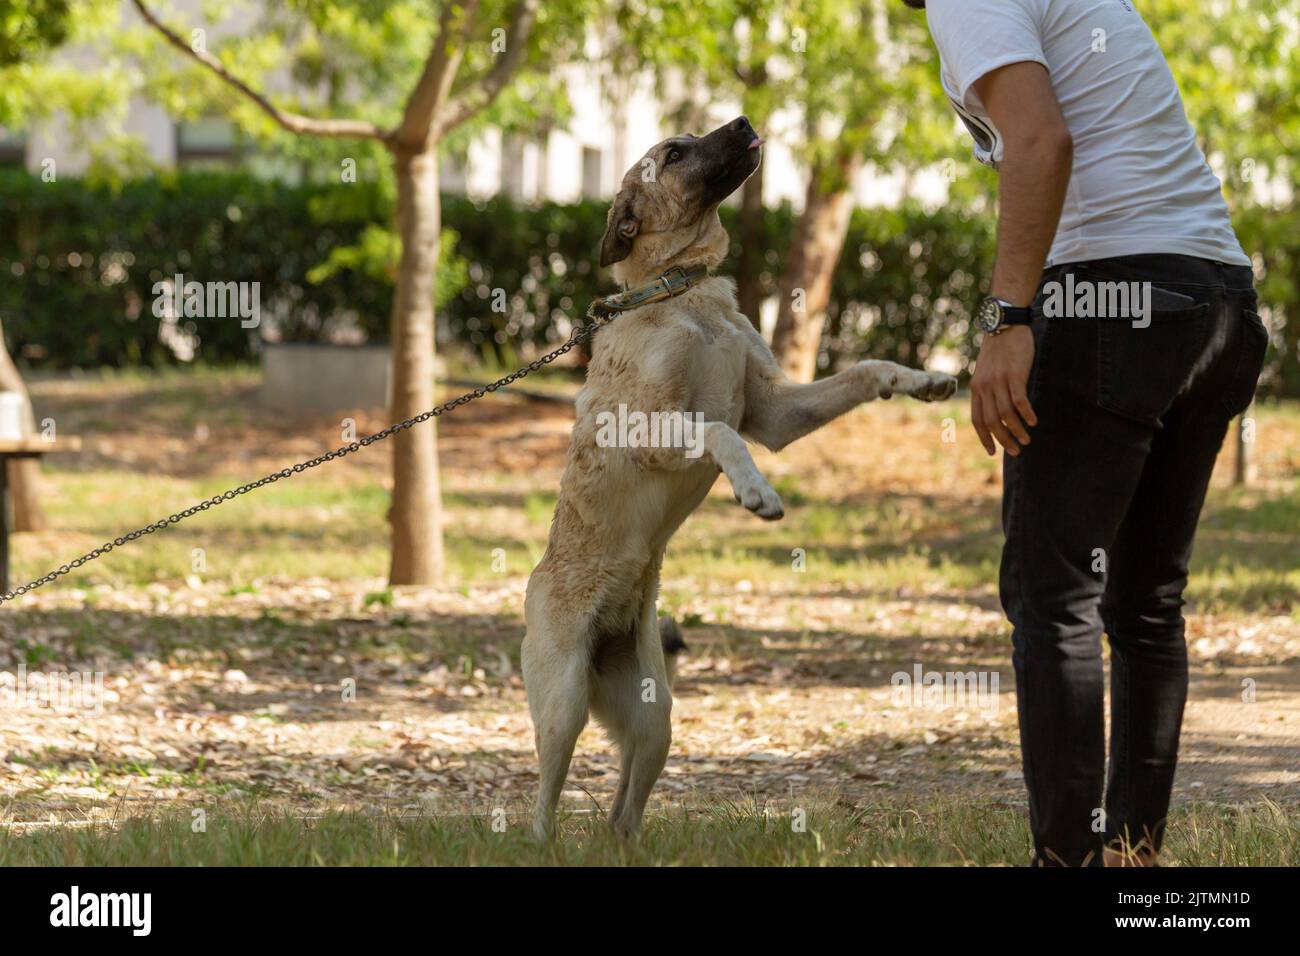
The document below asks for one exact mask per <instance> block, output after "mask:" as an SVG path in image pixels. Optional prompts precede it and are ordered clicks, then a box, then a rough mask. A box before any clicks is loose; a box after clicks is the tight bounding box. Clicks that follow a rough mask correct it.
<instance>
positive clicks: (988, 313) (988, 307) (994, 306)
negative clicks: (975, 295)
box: [975, 298, 1002, 332]
mask: <svg viewBox="0 0 1300 956" xmlns="http://www.w3.org/2000/svg"><path fill="white" fill-rule="evenodd" d="M1001 324H1002V306H1000V305H999V304H998V301H997V299H994V298H987V299H985V300H984V301H983V302H981V303H980V306H979V308H978V309H977V310H976V311H975V325H976V327H978V328H979V330H980V331H981V332H992V331H994V330H995V329H997V327H998V326H999V325H1001Z"/></svg>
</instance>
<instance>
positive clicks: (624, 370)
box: [578, 310, 746, 427]
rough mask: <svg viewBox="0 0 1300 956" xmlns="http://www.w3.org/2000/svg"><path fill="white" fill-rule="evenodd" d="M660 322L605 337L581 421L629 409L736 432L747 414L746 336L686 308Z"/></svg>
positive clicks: (590, 369) (606, 331)
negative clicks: (587, 415)
mask: <svg viewBox="0 0 1300 956" xmlns="http://www.w3.org/2000/svg"><path fill="white" fill-rule="evenodd" d="M629 318H630V317H629ZM657 318H659V321H656V322H653V323H651V322H627V323H626V324H625V325H623V326H622V327H618V326H611V327H610V328H608V329H604V330H602V331H601V336H602V340H600V341H598V343H597V346H596V349H595V354H594V355H593V356H592V362H591V365H590V366H589V367H588V369H587V387H586V388H584V389H583V394H582V395H581V396H580V397H579V403H578V404H579V409H578V411H579V415H580V416H581V415H582V413H583V412H584V411H586V410H588V409H592V410H595V409H599V408H603V407H615V406H617V405H619V404H626V405H627V406H628V408H629V409H637V410H643V411H647V412H649V411H656V410H657V411H666V410H669V409H673V410H679V411H684V412H688V413H691V414H692V415H694V414H696V413H698V414H699V415H702V416H703V419H704V420H705V421H719V422H726V423H727V424H729V425H732V426H733V427H735V426H737V425H738V424H739V422H740V420H741V418H742V417H743V416H744V392H745V389H744V382H745V362H746V347H745V342H744V340H743V338H742V337H741V336H740V335H739V334H738V333H736V332H735V331H733V330H732V329H730V328H729V327H728V326H727V325H726V323H724V322H720V321H718V320H716V319H713V318H711V317H708V316H698V315H695V314H692V313H691V312H688V311H686V310H681V311H676V312H675V314H672V315H661V316H659V317H657Z"/></svg>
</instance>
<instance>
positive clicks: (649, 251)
mask: <svg viewBox="0 0 1300 956" xmlns="http://www.w3.org/2000/svg"><path fill="white" fill-rule="evenodd" d="M762 145H763V140H762V139H761V138H760V137H759V135H758V134H757V133H755V132H754V127H752V126H750V125H749V120H748V119H746V118H745V117H743V116H740V117H737V118H736V119H734V120H732V121H731V122H730V123H727V124H725V125H723V126H719V127H718V128H717V129H715V130H714V131H713V132H712V133H709V134H708V135H707V136H691V135H686V136H673V137H670V138H669V139H666V140H664V141H663V142H662V143H659V144H658V145H656V146H653V147H651V149H650V151H649V152H647V153H646V154H645V156H643V157H641V159H640V160H639V161H638V162H637V163H636V165H634V166H633V167H632V168H631V169H629V170H628V171H627V175H625V176H624V177H623V184H622V186H621V187H620V188H619V191H618V195H617V196H615V197H614V205H613V206H611V207H610V210H609V219H608V222H607V225H606V228H605V238H604V239H602V240H601V243H600V264H601V265H602V266H608V265H614V276H615V278H617V279H619V281H622V282H627V283H629V284H636V283H639V282H641V281H644V280H646V279H648V278H651V277H653V276H656V275H658V274H660V273H661V272H663V271H664V270H665V269H669V268H671V267H673V266H675V265H680V266H689V265H695V264H698V263H701V262H702V263H705V264H707V265H709V266H715V265H717V264H718V263H719V262H721V261H722V259H723V258H724V257H725V256H726V254H727V245H728V240H727V234H726V232H725V231H724V230H723V228H722V221H721V220H720V219H719V218H718V205H719V203H721V202H722V200H724V199H726V198H727V197H728V196H730V195H731V194H732V193H733V192H735V191H736V190H737V189H738V188H740V184H741V183H743V182H744V181H745V180H746V179H748V178H749V177H750V176H751V175H752V174H753V172H754V170H756V169H758V164H759V160H760V158H761V150H760V148H759V147H761V146H762Z"/></svg>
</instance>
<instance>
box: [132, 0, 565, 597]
mask: <svg viewBox="0 0 1300 956" xmlns="http://www.w3.org/2000/svg"><path fill="white" fill-rule="evenodd" d="M133 3H134V5H135V7H136V9H137V10H138V11H139V13H140V15H141V16H142V17H143V18H144V20H145V22H146V23H148V24H149V26H150V27H152V28H153V30H154V31H155V32H156V33H157V34H158V35H160V36H161V37H162V38H163V39H165V41H166V42H167V43H169V44H170V45H171V46H172V47H174V48H176V49H177V50H179V51H181V52H182V53H183V54H184V55H185V56H186V57H187V58H188V59H189V60H190V61H192V62H193V63H195V64H197V65H198V66H199V67H201V68H202V70H203V71H205V72H206V73H207V74H208V76H209V78H210V79H211V78H215V80H217V81H219V83H220V84H221V85H222V86H224V88H225V92H226V93H227V94H229V93H230V92H231V91H233V93H234V94H235V99H234V100H233V101H232V100H231V99H229V98H228V96H227V98H225V99H222V98H221V94H220V92H219V91H217V90H215V89H214V88H213V87H212V86H211V85H210V84H209V85H208V86H207V87H205V90H206V93H207V95H208V97H211V99H209V100H208V105H209V106H212V105H218V106H222V107H224V108H225V109H226V110H227V112H229V113H230V114H231V115H232V116H234V117H236V118H237V119H238V120H239V121H240V122H241V125H245V126H246V128H253V127H255V125H256V122H257V120H255V119H254V118H253V117H252V116H250V115H249V110H250V108H251V109H253V110H255V111H257V112H259V113H260V114H262V115H261V122H263V123H264V122H266V121H267V120H269V121H270V122H273V123H274V124H275V125H276V126H278V127H279V128H280V129H282V130H284V131H286V132H288V133H290V134H292V135H293V136H294V137H299V138H303V137H311V138H319V139H327V140H340V139H342V140H360V141H364V142H368V143H372V144H377V146H378V147H380V148H381V149H382V151H383V152H384V153H385V154H386V155H387V157H388V159H389V161H390V162H391V166H392V171H393V175H394V178H395V181H396V194H397V204H396V231H397V235H398V237H399V239H400V246H401V252H400V256H399V261H398V265H397V275H396V290H395V295H394V300H393V311H392V350H393V383H392V389H393V400H392V408H391V414H392V417H393V419H394V420H405V419H407V418H409V417H412V416H414V415H416V414H418V413H419V412H421V411H424V410H425V409H428V408H430V407H432V405H433V404H434V287H435V284H436V281H437V272H438V259H439V246H440V235H441V223H440V220H441V202H440V198H439V192H438V150H439V146H440V145H441V144H442V143H443V142H444V141H445V140H446V139H447V137H449V136H450V135H451V134H452V133H453V132H454V131H456V130H458V129H460V128H461V127H463V126H465V124H467V123H469V122H470V121H471V120H473V119H474V118H476V117H479V116H480V115H482V114H483V113H484V112H485V111H486V110H488V108H489V107H490V106H491V105H492V104H493V103H494V101H496V100H497V99H498V97H499V96H500V95H501V94H502V92H503V90H505V89H506V87H507V84H509V83H510V82H511V81H512V79H513V78H514V77H515V75H516V73H518V72H519V71H520V69H521V67H523V66H524V65H525V63H526V62H530V63H531V64H532V65H534V66H536V65H538V64H540V63H544V62H546V60H547V58H548V56H550V55H551V54H553V53H554V52H555V51H556V50H558V49H560V48H561V47H562V46H563V44H564V43H565V37H573V36H577V37H578V38H579V39H580V38H581V32H582V31H581V27H580V26H578V25H577V24H579V23H580V22H581V21H580V18H579V17H578V16H577V13H578V8H577V7H576V6H575V5H573V4H559V5H554V6H550V5H548V7H547V10H546V11H545V13H544V14H541V13H539V11H540V3H539V0H496V2H493V0H443V2H441V3H437V4H434V5H433V6H434V7H435V9H437V11H438V16H437V21H436V25H433V24H431V23H429V22H428V21H427V19H426V18H425V16H424V13H423V12H424V11H425V10H426V9H427V8H426V7H425V6H424V5H423V4H412V3H401V2H395V3H376V2H372V0H355V2H353V3H343V2H336V0H300V2H299V3H295V4H293V5H291V9H290V10H289V11H287V12H285V11H281V12H278V13H277V12H273V11H268V16H269V17H271V18H272V21H271V24H270V26H271V29H270V30H269V31H263V32H261V33H260V34H259V35H258V36H244V37H239V38H236V39H235V40H234V42H233V43H231V44H230V45H229V50H230V53H229V54H228V55H227V57H226V58H225V59H223V58H222V57H219V56H217V55H215V54H214V53H211V52H208V50H207V49H206V38H205V37H204V36H203V35H202V34H197V33H191V35H190V39H189V40H186V39H185V38H184V37H183V36H182V34H181V33H180V32H178V31H177V30H176V29H174V28H173V27H171V26H169V25H168V24H167V23H165V22H164V21H163V19H162V18H160V17H159V16H158V15H156V14H155V13H154V12H153V10H152V9H151V8H150V7H149V6H148V5H147V4H146V3H145V2H144V0H133ZM276 17H279V18H280V19H275V18H276ZM539 19H545V20H546V21H547V25H548V27H549V29H548V30H546V31H538V30H537V29H536V27H537V24H538V22H539ZM268 36H273V38H272V39H268ZM290 44H292V45H293V48H294V50H295V53H296V55H295V56H293V57H292V58H291V62H292V63H293V65H294V67H295V69H296V72H297V73H298V74H299V77H300V78H305V79H310V80H314V81H316V82H317V87H318V88H319V89H321V90H323V93H322V94H321V99H322V100H323V102H322V103H321V104H320V108H321V110H322V111H324V112H331V111H333V110H337V108H338V107H339V105H340V103H341V102H342V101H344V100H345V99H346V98H347V97H348V95H349V90H350V89H351V90H352V91H353V92H355V88H358V87H359V88H361V89H362V90H363V91H364V92H365V93H367V94H369V95H371V96H372V97H373V98H374V99H372V101H371V102H370V103H369V104H368V107H369V110H368V111H369V112H372V113H374V112H380V113H387V114H388V115H391V114H392V113H393V104H392V102H391V90H392V89H393V87H394V86H398V85H399V82H400V81H398V82H394V80H393V79H392V78H393V77H394V76H396V77H399V78H400V77H402V76H403V73H404V68H409V65H410V60H411V54H412V52H413V51H414V50H415V49H416V48H418V46H419V45H421V44H422V45H423V47H424V49H425V51H426V52H425V53H424V54H423V57H422V59H423V62H422V65H420V67H419V70H418V76H416V77H415V78H414V79H413V80H412V81H411V82H410V83H409V84H407V85H406V89H407V90H408V92H407V93H406V95H405V98H404V100H403V101H402V105H401V108H400V113H399V114H398V115H397V116H396V117H395V118H394V119H393V121H392V122H391V123H390V124H387V125H382V124H381V122H377V121H373V120H371V119H355V118H342V117H316V116H310V115H306V114H304V113H302V112H298V111H295V110H291V109H289V108H287V107H284V106H281V105H278V104H277V102H276V101H275V100H274V99H273V98H272V97H271V96H270V95H268V94H267V93H265V92H263V91H261V90H259V89H256V88H254V86H253V85H252V84H251V83H250V82H249V81H247V80H246V79H244V78H243V77H242V76H241V75H239V73H238V72H237V71H236V70H235V69H234V68H233V67H231V66H230V65H228V61H234V60H239V62H241V63H243V62H246V61H248V60H252V61H253V62H256V63H259V64H261V65H262V66H263V67H264V68H266V69H268V70H272V69H274V68H275V67H276V66H279V65H281V64H282V63H283V60H284V50H285V48H286V46H288V45H290ZM377 44H382V45H377ZM182 85H183V84H181V83H179V82H178V83H177V84H176V85H175V86H170V85H169V84H167V83H166V82H164V83H163V88H162V89H161V90H160V91H159V92H160V96H161V97H162V98H163V99H164V100H166V99H167V98H168V97H172V98H174V99H177V100H179V99H181V98H183V97H182V96H181V93H180V90H181V87H182ZM385 93H387V94H389V95H388V97H385ZM386 100H387V101H386ZM441 509H442V505H441V493H440V490H439V485H438V458H437V438H436V431H435V427H434V421H433V420H430V421H429V422H427V423H425V424H422V425H419V426H416V427H415V428H411V429H409V430H407V431H404V432H402V433H399V434H398V435H397V436H396V437H395V438H394V448H393V497H392V508H391V510H390V521H391V524H392V561H391V567H390V573H389V577H390V581H391V583H393V584H432V583H436V582H438V581H439V580H440V579H441V577H442V573H443V564H444V562H443V548H442V530H441Z"/></svg>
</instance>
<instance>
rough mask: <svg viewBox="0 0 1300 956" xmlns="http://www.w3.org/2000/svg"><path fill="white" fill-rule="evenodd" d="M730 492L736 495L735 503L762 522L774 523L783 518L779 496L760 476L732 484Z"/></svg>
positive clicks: (783, 512) (783, 508) (783, 511)
mask: <svg viewBox="0 0 1300 956" xmlns="http://www.w3.org/2000/svg"><path fill="white" fill-rule="evenodd" d="M732 490H733V491H735V493H736V500H737V501H739V502H740V503H741V504H742V505H744V506H745V507H746V508H748V509H749V510H750V511H752V512H754V514H756V515H758V516H759V517H760V518H762V519H763V520H764V521H776V520H778V519H780V518H784V517H785V505H783V504H781V496H780V495H778V494H777V493H776V489H775V488H773V487H772V486H771V485H769V484H768V483H767V482H766V481H765V480H764V479H763V476H762V475H754V476H753V477H751V478H747V479H743V480H741V481H737V482H734V483H733V484H732Z"/></svg>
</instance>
